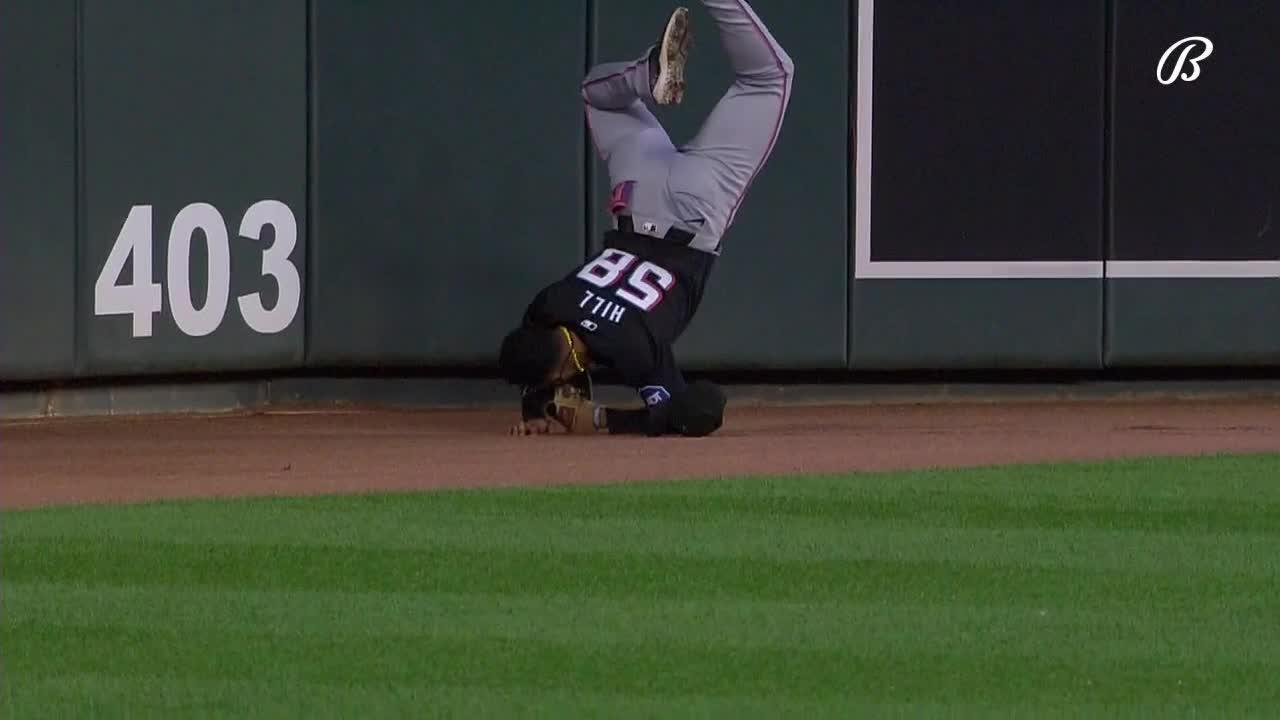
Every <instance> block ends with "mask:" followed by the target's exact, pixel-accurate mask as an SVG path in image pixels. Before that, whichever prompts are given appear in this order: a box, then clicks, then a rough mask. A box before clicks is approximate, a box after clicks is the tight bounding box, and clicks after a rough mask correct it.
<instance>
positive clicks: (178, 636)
mask: <svg viewBox="0 0 1280 720" xmlns="http://www.w3.org/2000/svg"><path fill="white" fill-rule="evenodd" d="M15 640H18V641H25V642H38V643H40V644H41V645H43V646H44V647H45V648H46V653H47V654H48V655H46V658H48V656H49V655H52V654H53V653H56V654H57V655H58V656H60V658H61V659H60V660H58V661H56V662H55V661H53V660H51V659H46V660H45V661H44V662H40V663H27V662H23V661H20V660H15V661H14V662H12V663H11V664H10V665H11V669H10V670H9V672H11V673H13V675H14V676H15V677H20V676H22V675H28V674H34V675H38V676H44V677H56V676H58V675H60V674H64V673H65V674H78V673H94V674H97V675H105V676H111V675H115V676H119V677H122V678H130V677H135V676H146V675H148V674H152V673H157V672H159V673H161V674H165V675H171V676H176V677H187V678H193V679H215V680H217V679H227V678H236V679H252V678H255V677H260V676H261V675H262V674H264V673H267V674H271V675H273V676H277V677H280V678H289V679H294V678H296V679H299V680H302V681H304V682H309V683H323V684H330V685H337V686H358V687H361V686H377V685H380V684H382V683H393V684H398V685H399V684H410V683H416V684H419V685H423V686H427V687H434V686H440V685H445V686H476V687H486V688H502V687H516V688H539V689H561V690H583V691H589V692H612V693H623V694H651V695H656V696H659V697H661V696H665V695H668V694H670V695H677V696H678V695H684V694H691V693H697V694H702V695H712V696H725V697H755V698H761V699H769V698H773V697H785V698H794V699H800V700H805V699H818V700H822V699H826V700H834V699H837V698H841V697H847V696H852V697H859V698H862V699H864V700H876V701H881V702H883V701H908V700H910V701H921V700H925V701H934V702H942V701H960V702H975V701H979V700H982V699H987V698H993V697H994V698H999V699H1002V700H1007V699H1008V698H1009V697H1017V696H1018V695H1019V694H1020V693H1027V692H1032V693H1034V694H1035V695H1036V696H1038V697H1041V698H1057V699H1059V700H1061V699H1065V698H1070V697H1072V696H1073V695H1075V694H1077V693H1079V694H1084V693H1085V692H1087V693H1088V696H1089V699H1091V700H1093V701H1095V702H1096V701H1101V702H1116V701H1137V702H1144V703H1149V702H1164V701H1166V700H1168V699H1169V697H1170V696H1171V695H1178V694H1187V695H1189V696H1196V695H1205V694H1209V693H1221V694H1223V695H1224V696H1227V697H1230V696H1232V695H1235V696H1239V695H1241V694H1246V693H1248V692H1249V691H1250V690H1251V689H1253V688H1256V687H1258V686H1259V685H1260V684H1263V683H1267V682H1274V678H1273V669H1272V668H1271V667H1270V666H1269V665H1268V664H1267V663H1266V662H1262V661H1227V660H1223V659H1202V658H1198V657H1194V658H1176V657H1154V658H1152V657H1148V658H1133V657H1117V656H1114V655H1111V654H1094V653H1079V654H1077V655H1075V656H1067V657H1062V656H1059V655H1056V654H1041V653H1031V654H1028V653H1017V652H1009V651H1000V650H995V651H991V650H985V649H984V651H982V652H967V651H966V650H965V648H964V647H945V648H944V647H930V646H929V644H928V643H927V642H922V643H919V644H917V646H916V647H915V648H913V649H910V650H904V651H902V652H897V653H861V652H858V651H857V650H856V649H852V648H851V649H850V650H828V649H821V648H785V649H784V648H768V647H763V648H761V647H756V648H741V647H726V646H723V645H720V644H718V643H717V644H708V645H702V646H693V645H687V644H675V643H660V642H648V643H626V644H603V643H591V644H587V645H583V644H580V643H563V642H550V641H539V640H520V641H513V640H509V639H506V638H494V637H489V636H486V635H483V634H480V633H476V634H473V635H472V636H470V637H466V638H436V637H422V636H391V637H374V638H349V637H348V638H317V637H302V636H289V637H281V636H276V635H264V634H256V633H255V634H249V633H236V632H225V631H223V630H221V629H218V628H212V627H211V628H208V629H206V630H204V631H202V632H181V633H179V632H175V631H173V630H170V629H167V628H166V629H155V630H142V629H137V628H124V629H120V628H114V627H110V626H101V625H100V626H95V627H92V628H81V629H79V630H78V631H77V632H75V633H68V632H61V631H59V630H58V629H53V631H51V632H45V633H31V634H27V633H24V632H21V631H19V632H18V634H17V637H16V638H15ZM993 677H994V678H1000V679H1001V680H1002V683H1001V684H1002V685H1003V686H1004V687H1001V688H999V689H996V688H992V687H991V678H993Z"/></svg>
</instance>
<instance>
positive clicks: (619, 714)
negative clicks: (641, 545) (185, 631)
mask: <svg viewBox="0 0 1280 720" xmlns="http://www.w3.org/2000/svg"><path fill="white" fill-rule="evenodd" d="M1086 689H1087V687H1086ZM9 690H10V694H11V695H12V694H14V691H13V689H12V688H10V689H9ZM18 692H19V694H20V695H27V694H29V695H35V696H39V697H41V698H44V699H46V700H47V702H48V704H47V705H45V706H44V709H45V710H46V711H47V714H46V715H45V717H72V716H75V714H76V713H83V712H84V704H83V702H82V699H83V698H85V697H95V698H100V699H101V701H102V702H101V704H100V705H99V706H98V707H97V708H96V712H95V713H94V715H93V716H94V717H98V718H117V717H119V718H136V717H164V718H171V717H175V716H182V717H191V716H192V715H196V714H197V713H195V712H193V710H195V709H203V710H205V711H206V712H205V713H202V714H201V715H203V716H205V717H211V716H218V717H238V718H243V717H264V718H316V717H343V718H437V717H465V718H490V717H492V718H509V719H511V720H517V719H520V718H569V717H591V718H600V717H608V718H633V717H634V718H657V717H672V716H673V715H675V716H680V717H728V718H734V719H735V720H746V719H748V718H770V719H777V718H804V719H805V720H814V719H817V718H842V719H847V718H850V717H855V718H862V717H869V718H948V719H954V718H984V719H1000V718H1028V717H1034V718H1037V720H1057V719H1058V718H1070V719H1071V720H1075V719H1077V718H1081V717H1091V718H1093V717H1097V718H1110V717H1116V716H1117V715H1118V714H1120V715H1125V716H1127V715H1128V714H1130V713H1131V714H1132V716H1134V717H1143V718H1176V717H1206V716H1207V717H1214V716H1222V717H1231V718H1237V719H1240V720H1246V719H1248V718H1273V717H1274V713H1273V712H1272V710H1271V709H1270V708H1268V707H1266V706H1263V705H1259V704H1257V703H1250V702H1248V700H1247V699H1237V700H1234V701H1232V702H1231V703H1230V704H1228V705H1224V706H1218V707H1215V708H1213V709H1212V712H1208V713H1206V712H1205V711H1204V710H1203V709H1200V708H1198V707H1197V706H1196V705H1195V703H1193V702H1188V701H1187V700H1186V699H1185V698H1183V699H1181V700H1180V699H1179V697H1178V696H1176V695H1171V696H1170V697H1168V698H1165V699H1163V700H1160V701H1154V702H1152V703H1135V702H1125V703H1117V704H1106V703H1102V702H1088V701H1076V700H1068V701H1063V702H1057V703H1054V702H1053V701H1051V700H1048V699H1046V700H1044V701H1040V702H1022V703H998V702H995V701H993V700H990V699H988V700H985V701H978V702H960V701H947V702H927V701H915V702H911V701H902V702H891V701H890V702H872V701H864V700H859V699H857V698H853V697H849V698H847V699H844V700H842V701H841V702H839V703H831V702H823V701H816V700H799V699H795V698H786V697H778V696H774V697H769V698H758V697H739V696H729V697H726V696H707V695H701V694H685V695H667V696H664V697H662V698H661V699H659V698H656V697H654V696H652V695H651V694H649V693H607V692H601V691H590V690H562V689H556V688H547V689H541V688H518V687H502V688H486V687H477V686H449V685H435V686H431V687H427V686H423V685H418V684H396V683H390V682H387V683H377V684H371V685H365V686H351V685H346V686H338V685H330V684H324V683H313V682H304V681H301V680H298V679H296V678H289V679H287V680H279V679H258V680H243V679H190V678H186V677H182V676H154V677H146V678H130V679H121V678H118V677H113V676H100V675H94V674H91V673H81V674H73V675H66V676H62V677H58V678H51V679H46V680H40V681H37V682H35V683H32V684H30V685H28V686H26V687H24V688H21V689H20V690H19V691H18ZM122 707H128V708H129V711H128V712H123V711H121V710H120V708H122ZM673 709H678V710H673ZM197 716H199V715H197Z"/></svg>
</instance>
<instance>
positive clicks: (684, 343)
mask: <svg viewBox="0 0 1280 720" xmlns="http://www.w3.org/2000/svg"><path fill="white" fill-rule="evenodd" d="M692 5H693V10H694V12H695V17H694V21H695V23H696V31H697V32H698V33H699V34H698V41H697V44H696V46H695V50H694V53H695V55H694V62H693V65H692V66H691V78H690V88H691V89H690V95H689V98H688V100H687V102H686V104H685V105H683V106H681V107H679V108H676V109H674V110H672V111H671V112H667V113H665V114H664V115H663V117H664V120H667V121H669V127H670V130H671V133H672V135H673V138H674V139H675V140H676V141H677V142H679V141H680V140H682V139H685V138H688V137H689V136H690V135H691V134H692V133H693V132H694V131H695V130H696V128H697V126H698V122H699V120H700V119H701V118H702V117H703V116H704V115H705V114H706V113H707V112H708V110H709V109H710V108H711V106H712V105H713V103H714V101H715V100H716V96H717V95H718V93H719V92H720V90H721V89H722V88H724V87H725V86H726V85H727V83H728V81H729V73H728V70H727V67H726V64H725V62H724V59H723V57H722V55H721V50H720V48H719V43H718V41H717V40H716V38H715V35H714V31H713V29H712V27H711V25H710V22H709V18H707V16H706V15H705V12H704V11H703V10H702V9H701V8H700V7H698V6H697V4H696V3H692ZM754 5H755V7H756V9H757V10H758V12H759V13H760V15H761V16H762V17H763V18H764V19H765V21H766V22H767V23H768V24H769V25H770V27H771V29H772V30H773V31H774V34H775V35H776V36H777V37H778V38H779V40H780V41H781V42H782V43H783V45H784V46H785V47H786V48H787V50H788V52H789V53H790V54H791V55H792V57H793V59H794V60H795V65H796V68H797V75H796V80H795V85H794V92H793V99H792V104H791V107H790V111H789V114H788V117H787V120H786V123H785V125H784V127H783V131H782V134H781V137H780V139H779V141H778V145H777V148H776V151H775V153H774V156H773V158H772V159H771V161H770V163H769V164H768V166H767V167H766V169H765V171H764V172H763V173H762V174H761V175H760V177H759V178H758V179H757V181H756V182H755V184H754V185H753V186H752V189H751V192H750V194H749V196H748V198H747V201H746V203H745V205H744V207H743V209H742V211H741V212H740V214H739V215H738V219H737V222H736V225H735V226H734V228H733V229H732V230H731V232H730V234H729V236H728V237H727V238H726V241H725V252H724V254H723V256H722V258H721V261H720V263H719V265H718V267H717V269H716V272H715V274H714V275H713V279H712V282H711V285H710V288H709V290H708V294H707V297H706V302H705V303H704V306H703V309H702V311H701V312H700V314H699V316H698V317H697V318H696V319H695V321H694V322H693V324H692V325H691V327H690V329H689V331H688V333H687V335H686V337H685V338H683V339H682V340H681V342H680V344H679V346H678V347H677V353H678V356H679V357H680V358H681V360H682V361H683V362H684V363H685V364H686V365H687V366H689V367H690V368H691V369H695V370H725V369H728V370H754V369H768V370H793V369H794V370H802V369H803V370H842V369H852V370H885V369H888V370H892V369H932V368H943V369H948V368H981V369H1024V370H1035V369H1086V370H1087V369H1100V368H1130V367H1180V366H1205V365H1218V366H1250V365H1254V366H1256V365H1276V364H1280V363H1278V362H1277V361H1278V360H1280V282H1278V281H1277V278H1278V277H1280V231H1278V230H1277V229H1276V227H1275V225H1276V224H1277V222H1280V220H1277V219H1276V218H1275V212H1276V207H1275V206H1276V204H1277V200H1280V134H1277V133H1276V132H1275V128H1276V127H1280V122H1277V121H1280V102H1277V100H1276V99H1275V98H1274V97H1272V94H1273V93H1274V92H1275V90H1274V88H1277V87H1280V63H1277V62H1276V61H1275V57H1274V50H1273V47H1274V43H1273V42H1272V41H1273V39H1274V38H1275V37H1280V4H1277V3H1273V2H1256V1H1254V2H1249V1H1245V0H1240V1H1238V2H1230V3H1221V2H1213V1H1212V0H1195V1H1192V0H1188V1H1187V2H1180V3H1164V2H1155V1H1154V0H1142V1H1139V0H1079V1H1078V2H1073V3H1029V2H1023V1H1021V0H990V1H989V2H984V3H981V6H982V7H981V12H979V11H978V9H977V8H975V6H974V5H973V4H972V3H955V2H945V1H944V0H927V1H926V0H895V1H894V2H889V1H888V0H880V2H875V3H873V2H870V0H862V2H849V1H848V0H809V1H807V2H795V1H794V0H756V2H755V3H754ZM669 10H670V7H669V6H668V5H666V4H663V3H656V4H655V3H637V2H623V1H622V0H572V1H571V0H558V1H557V2H526V1H524V0H497V2H496V4H495V3H486V4H483V5H477V4H475V3H469V2H464V1H463V0H438V1H435V2H404V3H393V2H357V1H356V0H183V1H182V2H155V1H154V0H0V381H27V380H64V379H92V378H97V377H140V376H148V375H164V376H166V377H173V376H179V377H181V376H183V375H186V374H196V373H200V374H208V373H220V372H227V371H251V372H267V373H271V372H275V371H280V372H285V371H293V370H298V369H317V368H325V369H335V368H336V369H344V368H345V369H361V368H386V367H388V366H391V367H402V368H432V367H448V368H459V369H473V370H481V371H483V370H485V369H488V368H490V367H491V366H492V365H493V363H494V361H495V355H496V346H497V343H498V340H499V338H500V337H501V335H502V333H503V332H504V331H505V330H506V329H508V328H509V327H510V326H511V325H512V324H514V323H515V322H516V321H517V320H518V319H519V317H520V314H521V312H522V310H523V307H524V304H525V303H526V302H527V300H528V299H529V297H530V296H531V294H532V293H533V292H534V291H535V290H536V289H537V288H538V287H539V286H540V285H541V284H543V283H545V282H547V281H549V280H551V279H553V278H555V277H556V276H558V275H559V274H561V273H563V272H564V271H565V270H566V269H567V268H569V267H570V266H571V265H572V264H574V263H575V262H578V261H580V260H582V259H583V258H584V257H585V256H586V255H587V254H588V253H591V252H592V251H593V249H595V248H597V247H598V243H599V236H600V233H601V231H602V229H603V226H604V223H605V220H606V217H605V212H604V210H603V203H604V201H605V197H606V195H607V187H606V186H607V180H606V178H605V177H604V173H603V172H602V167H601V166H600V164H599V163H598V162H597V160H596V159H595V155H594V152H593V150H592V149H591V147H590V144H589V139H588V135H587V132H586V128H585V124H584V122H583V117H582V107H581V101H580V98H579V95H578V91H577V86H578V82H579V80H580V78H581V76H582V75H583V73H584V70H585V68H586V67H588V66H589V65H590V64H591V63H592V62H594V61H597V60H604V59H625V58H630V57H634V56H636V55H638V54H639V53H640V52H641V51H642V50H643V49H644V47H645V46H646V45H647V43H649V42H651V41H652V39H653V37H654V35H655V33H656V32H657V29H658V28H660V26H661V24H662V21H663V20H664V18H665V16H666V14H667V13H668V12H669ZM1184 40H1185V42H1181V43H1180V41H1184ZM1206 41H1207V42H1206ZM1210 44H1211V46H1212V51H1211V52H1208V54H1206V51H1208V50H1209V48H1210ZM1162 61H1163V62H1162ZM765 337H769V338H771V339H770V340H769V341H765V340H764V339H763V338H765Z"/></svg>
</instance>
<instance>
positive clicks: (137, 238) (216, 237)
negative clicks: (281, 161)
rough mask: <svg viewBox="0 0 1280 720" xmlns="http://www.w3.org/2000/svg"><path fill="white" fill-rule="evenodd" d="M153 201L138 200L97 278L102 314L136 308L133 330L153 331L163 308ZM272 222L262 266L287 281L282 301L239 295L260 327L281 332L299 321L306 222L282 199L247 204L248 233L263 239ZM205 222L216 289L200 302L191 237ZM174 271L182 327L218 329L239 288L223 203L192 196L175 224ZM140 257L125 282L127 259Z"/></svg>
mask: <svg viewBox="0 0 1280 720" xmlns="http://www.w3.org/2000/svg"><path fill="white" fill-rule="evenodd" d="M151 218H152V212H151V206H150V205H135V206H133V207H132V208H130V210H129V216H128V217H127V218H125V221H124V225H123V226H122V227H121V228H120V234H119V235H117V236H116V241H115V244H113V245H112V246H111V252H110V254H108V255H107V261H106V262H105V263H104V264H103V266H102V272H100V273H98V279H97V281H96V282H94V284H93V313H94V315H130V316H132V318H133V337H151V333H152V322H151V321H152V316H153V315H155V314H156V313H158V312H160V310H161V308H162V307H163V305H162V303H161V298H160V295H161V289H160V283H157V282H155V281H154V279H153V277H154V276H153V273H152V267H151V246H152V227H151ZM268 225H270V226H271V227H272V228H273V229H274V230H275V240H274V241H273V242H272V243H271V245H269V246H268V247H267V248H266V249H265V250H264V251H263V253H262V274H263V275H270V276H271V277H272V278H273V279H274V280H275V282H276V287H277V288H279V295H278V298H277V300H276V304H275V307H273V308H271V309H269V310H268V309H267V308H266V307H264V306H263V304H262V296H261V294H260V293H256V292H253V293H249V294H247V295H241V296H240V297H238V298H236V300H237V302H238V304H239V305H240V315H241V316H242V317H243V318H244V321H245V323H246V324H247V325H248V326H249V327H250V328H252V329H253V330H255V331H256V332H260V333H263V334H265V335H269V334H272V333H278V332H280V331H282V330H284V329H285V328H287V327H289V325H290V324H291V323H292V322H293V319H294V317H295V316H296V315H297V314H298V304H299V303H300V301H301V299H302V281H301V278H300V277H299V276H298V268H297V266H295V265H294V264H293V261H291V260H290V259H289V254H290V253H292V252H293V248H294V247H295V246H296V245H297V243H298V223H297V221H296V220H295V219H294V216H293V211H292V210H290V209H289V206H288V205H285V204H284V203H282V202H280V201H279V200H262V201H260V202H256V203H254V204H253V205H252V206H250V207H249V209H248V210H247V211H245V214H244V217H243V218H241V220H240V237H243V238H247V239H249V240H257V241H261V240H262V229H263V228H264V227H266V226H268ZM196 230H200V231H201V232H202V233H203V235H204V238H205V245H206V247H207V249H208V268H207V272H206V277H207V278H208V281H209V282H208V291H207V293H206V295H205V299H204V305H203V306H202V307H199V308H197V307H196V306H195V303H194V302H193V300H192V297H191V240H192V238H194V237H195V233H196ZM166 256H167V257H168V263H167V271H168V272H167V277H168V278H169V308H170V310H171V311H172V312H173V321H174V322H175V323H176V324H177V326H178V329H179V330H181V331H182V332H184V333H186V334H187V335H190V336H192V337H203V336H205V335H208V334H210V333H212V332H213V331H215V330H217V329H218V326H219V325H221V324H222V319H223V317H224V316H225V315H226V313H227V301H228V300H229V299H230V294H231V248H230V247H229V245H228V242H227V225H226V223H225V222H224V221H223V219H222V214H221V213H219V212H218V209H217V208H215V207H214V206H212V205H210V204H208V203H192V204H190V205H188V206H186V207H184V208H182V210H180V211H179V212H178V215H177V217H175V218H174V219H173V225H171V226H170V228H169V249H168V252H167V253H166ZM130 257H132V258H133V280H132V281H131V282H129V283H128V284H124V283H121V282H120V276H121V275H122V274H123V273H124V266H125V262H127V261H128V260H129V258H130Z"/></svg>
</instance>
